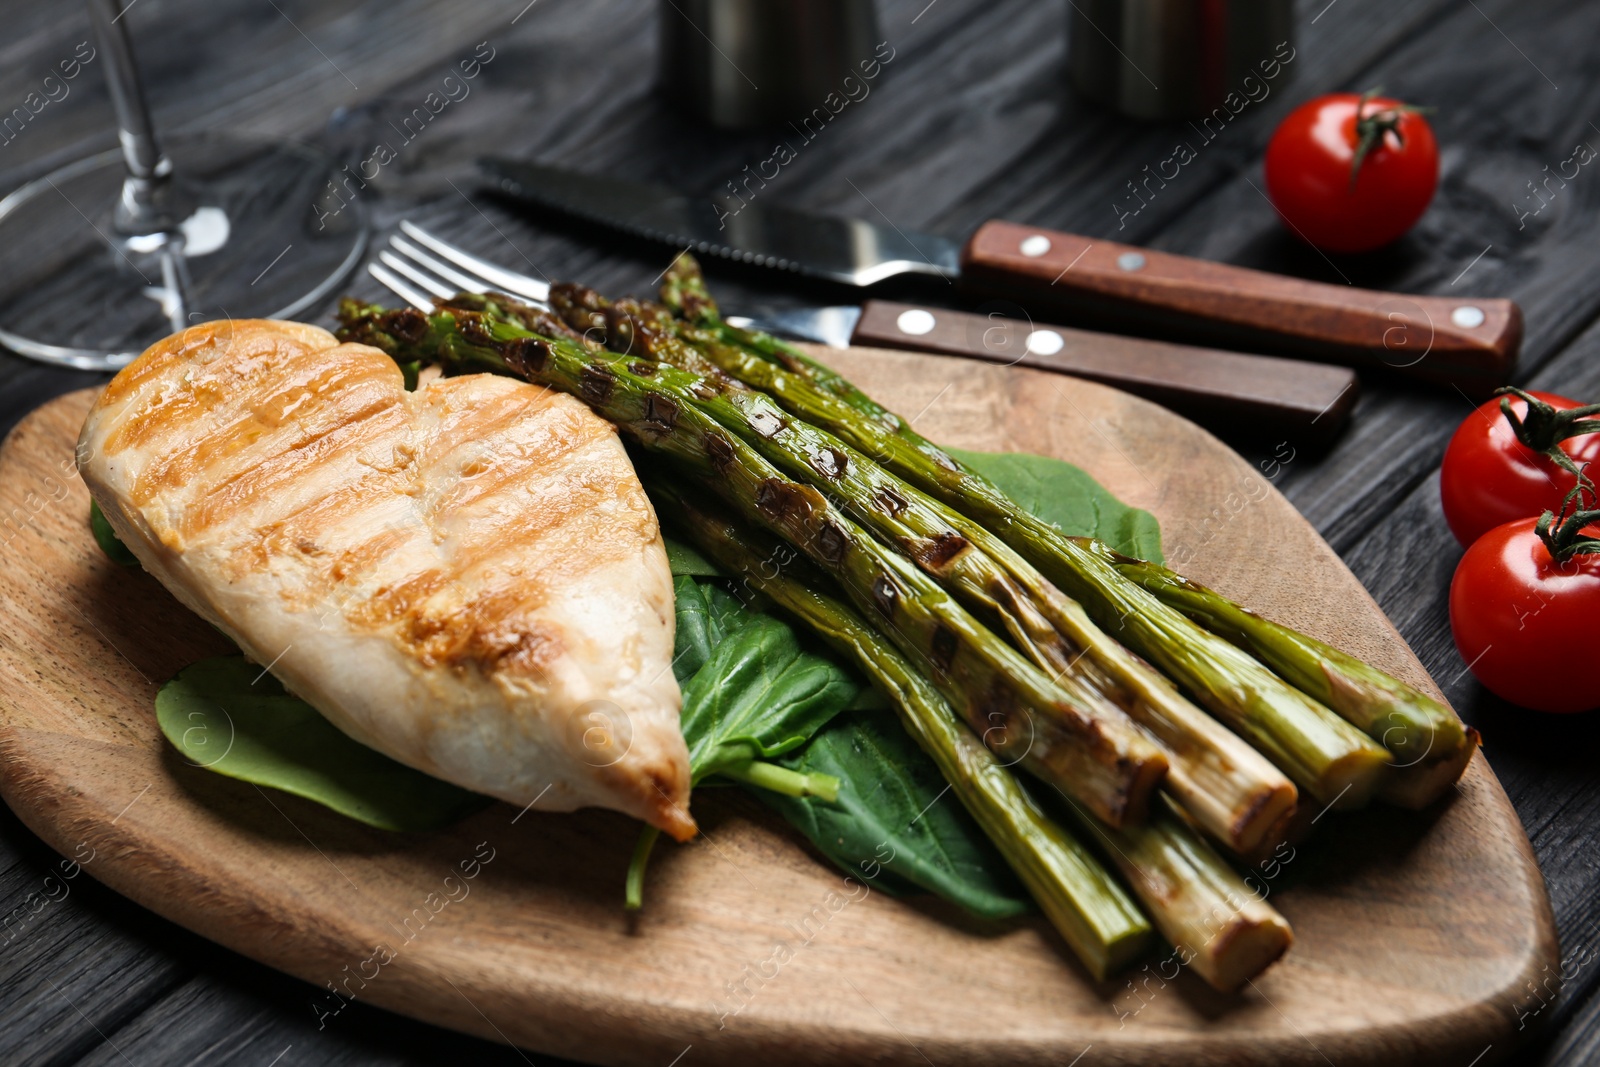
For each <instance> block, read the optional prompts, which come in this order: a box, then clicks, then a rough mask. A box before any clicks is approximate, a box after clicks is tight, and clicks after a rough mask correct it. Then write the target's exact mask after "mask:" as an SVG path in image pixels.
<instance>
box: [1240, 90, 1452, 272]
mask: <svg viewBox="0 0 1600 1067" xmlns="http://www.w3.org/2000/svg"><path fill="white" fill-rule="evenodd" d="M1358 111H1359V116H1358ZM1364 135H1365V137H1366V139H1367V141H1368V148H1367V151H1366V152H1365V153H1363V154H1362V158H1361V161H1360V166H1359V167H1358V166H1357V165H1356V155H1357V152H1358V151H1359V149H1360V147H1361V143H1362V139H1363V136H1364ZM1266 171H1267V193H1268V195H1270V196H1271V198H1272V203H1273V206H1275V207H1276V208H1277V209H1278V212H1279V214H1280V215H1282V216H1283V219H1284V221H1285V222H1287V223H1288V225H1289V228H1290V229H1291V230H1293V231H1294V232H1295V233H1296V234H1298V235H1299V236H1300V237H1301V238H1302V239H1304V240H1306V241H1310V242H1311V243H1312V244H1314V245H1316V246H1317V247H1318V248H1323V249H1326V250H1328V251H1330V252H1365V251H1367V250H1369V249H1373V248H1377V247H1379V246H1381V245H1386V244H1388V243H1389V242H1390V241H1393V240H1394V239H1395V238H1397V237H1399V236H1400V235H1401V234H1403V233H1405V232H1406V231H1407V230H1409V229H1411V227H1412V226H1413V225H1414V224H1415V223H1416V221H1417V220H1418V219H1420V218H1421V217H1422V213H1423V212H1424V211H1426V210H1427V209H1428V202H1429V201H1430V200H1432V199H1433V191H1434V187H1435V186H1437V185H1438V183H1439V148H1438V145H1436V144H1435V143H1434V140H1433V129H1432V128H1431V127H1430V126H1429V125H1428V122H1427V120H1426V119H1424V118H1423V117H1422V116H1421V115H1419V114H1418V113H1417V112H1416V111H1414V110H1406V105H1404V104H1402V103H1400V101H1398V100H1393V99H1390V98H1389V97H1386V96H1369V97H1363V96H1361V95H1358V94H1356V93H1333V94H1332V95H1329V96H1319V97H1317V98H1316V99H1314V100H1310V101H1307V102H1306V103H1304V104H1301V105H1300V106H1299V107H1297V108H1296V109H1295V110H1293V111H1291V112H1290V113H1289V116H1288V117H1287V118H1285V119H1284V120H1283V122H1282V124H1280V125H1279V126H1278V129H1277V131H1276V132H1275V133H1273V135H1272V141H1271V142H1270V143H1269V144H1268V145H1267V156H1266ZM1352 173H1354V175H1355V181H1354V183H1353V184H1352V182H1351V174H1352Z"/></svg>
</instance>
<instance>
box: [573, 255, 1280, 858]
mask: <svg viewBox="0 0 1600 1067" xmlns="http://www.w3.org/2000/svg"><path fill="white" fill-rule="evenodd" d="M551 297H552V305H553V307H554V309H555V310H556V312H557V313H558V314H559V315H561V316H562V317H563V319H564V320H565V321H566V322H567V324H568V325H569V326H571V327H574V328H575V329H581V330H582V331H584V333H585V334H586V335H588V336H591V337H604V338H605V339H606V343H607V344H608V345H610V346H611V347H612V348H613V350H621V351H623V352H634V353H640V354H645V355H648V356H650V357H652V358H655V359H658V360H660V361H662V362H665V363H669V364H671V365H673V366H676V367H679V368H681V369H688V370H698V369H699V368H700V367H702V366H704V365H705V362H706V360H707V359H709V361H710V363H711V364H713V365H714V366H715V368H717V369H720V370H722V371H725V372H727V373H728V374H730V375H732V376H733V377H734V378H736V379H738V378H744V379H745V380H746V381H751V384H756V385H761V386H765V385H766V384H767V383H768V382H769V381H770V376H763V375H762V374H760V373H759V369H760V368H765V369H768V370H771V369H773V368H772V367H771V365H770V364H766V363H763V362H762V361H760V360H757V359H755V357H752V356H749V355H747V354H745V353H743V352H742V350H739V349H735V348H732V347H731V346H728V345H723V344H720V343H718V342H716V341H715V340H712V339H707V338H696V347H695V348H689V347H688V346H687V345H685V343H684V340H683V339H682V338H681V337H678V336H674V335H670V334H661V333H659V332H658V331H657V330H656V329H655V327H656V325H657V324H658V323H657V321H656V320H655V319H654V317H653V316H651V315H650V312H649V309H647V308H644V307H642V306H641V305H639V304H638V303H637V302H631V301H618V302H617V303H615V304H612V303H610V302H608V301H605V300H604V299H603V298H601V297H599V296H598V294H595V293H594V292H593V291H592V290H588V289H584V288H582V287H580V286H573V285H566V284H564V285H557V286H555V287H554V289H553V290H552V293H551ZM750 363H754V364H756V368H752V367H751V366H749V364H750ZM752 379H753V380H752ZM700 392H701V393H702V394H705V393H706V390H700ZM700 406H701V407H702V408H703V409H704V410H706V411H707V413H709V414H710V415H712V417H714V418H715V419H717V421H718V422H720V423H721V424H722V425H723V426H725V427H727V428H729V429H730V430H732V431H733V432H735V433H738V434H739V435H740V436H742V437H743V438H744V439H745V441H746V442H747V443H748V444H750V445H751V446H752V447H754V448H755V449H757V451H759V452H761V453H762V454H763V455H764V456H765V457H766V458H767V459H768V460H770V461H771V462H773V463H774V464H776V465H777V466H779V467H780V468H782V469H784V470H785V471H786V472H787V473H788V474H789V475H790V476H792V477H795V478H798V479H800V480H804V481H806V482H808V483H809V484H811V485H813V486H815V487H816V488H818V489H820V490H822V491H823V492H824V493H828V494H830V495H831V496H832V497H833V499H834V501H835V503H836V504H838V505H839V506H840V507H841V508H842V509H843V510H845V511H847V512H849V513H850V514H851V515H852V517H854V518H855V519H856V520H857V521H858V522H860V523H862V524H863V525H864V526H866V527H867V528H868V529H869V530H872V531H873V532H874V533H876V534H877V535H878V536H879V537H881V538H883V539H885V540H887V541H889V542H890V543H892V544H896V545H899V546H900V548H901V550H902V552H904V553H905V555H906V556H907V557H908V558H910V559H912V560H913V561H914V562H916V563H917V564H918V565H919V566H920V567H921V568H922V569H923V570H924V571H925V572H927V573H928V574H929V575H931V576H932V577H934V578H935V579H936V580H938V581H940V582H941V583H943V584H944V585H945V586H946V588H948V589H949V590H950V591H952V592H953V593H955V594H956V595H957V596H958V597H960V598H961V599H962V600H963V602H964V603H965V604H966V605H967V606H968V608H969V609H971V610H974V611H976V612H978V613H979V614H980V615H981V616H983V617H985V618H987V619H990V620H995V619H998V620H999V621H1000V622H1001V624H1002V625H1004V626H1005V628H1006V629H1007V630H1008V631H1009V632H1010V633H1011V635H1012V637H1013V639H1014V640H1015V641H1016V643H1017V646H1018V647H1019V648H1021V649H1022V650H1023V651H1024V652H1025V653H1026V654H1027V655H1028V656H1029V657H1030V658H1031V659H1033V661H1034V663H1035V664H1036V665H1037V666H1039V667H1040V668H1042V669H1043V670H1045V671H1046V672H1047V673H1049V674H1050V675H1051V677H1052V678H1053V679H1054V680H1056V682H1057V684H1059V685H1061V686H1063V687H1064V688H1066V689H1067V690H1068V692H1069V695H1070V696H1071V697H1072V698H1073V699H1075V700H1078V701H1083V702H1085V703H1087V704H1091V705H1092V704H1093V703H1095V702H1098V701H1101V700H1110V701H1111V702H1112V703H1114V704H1115V705H1116V706H1117V707H1120V708H1122V709H1123V710H1125V711H1126V712H1127V714H1129V715H1130V716H1132V717H1133V719H1134V720H1135V721H1137V722H1138V723H1139V724H1140V725H1141V726H1143V727H1145V728H1146V729H1147V730H1149V731H1150V732H1151V733H1152V734H1154V735H1155V736H1156V738H1157V739H1158V740H1160V741H1161V742H1162V744H1163V745H1165V746H1166V749H1167V756H1168V759H1169V761H1170V764H1171V770H1170V773H1169V776H1168V779H1167V788H1168V789H1169V790H1170V791H1171V793H1172V794H1173V795H1174V796H1175V797H1176V798H1177V799H1178V800H1179V802H1180V803H1182V804H1183V806H1184V807H1185V808H1186V809H1187V810H1188V811H1189V813H1190V814H1191V815H1192V816H1193V817H1194V818H1195V819H1196V820H1197V821H1198V822H1200V824H1201V825H1202V826H1204V827H1205V828H1206V830H1207V831H1208V832H1210V833H1211V834H1212V835H1213V836H1215V837H1216V838H1217V839H1218V840H1220V841H1222V842H1224V843H1225V844H1227V845H1228V846H1229V847H1230V848H1232V849H1233V850H1235V851H1236V852H1240V853H1245V852H1250V851H1252V850H1254V849H1256V848H1258V847H1259V846H1260V845H1261V843H1262V841H1263V840H1264V838H1265V837H1266V835H1267V834H1268V833H1269V831H1271V830H1272V829H1273V828H1274V827H1276V826H1278V825H1280V824H1281V823H1282V821H1283V820H1284V819H1285V818H1286V817H1287V815H1288V813H1289V811H1290V810H1291V809H1292V808H1293V806H1294V803H1295V799H1296V795H1295V789H1294V786H1293V785H1292V784H1291V783H1290V782H1289V780H1288V779H1287V778H1285V777H1284V776H1283V774H1282V773H1280V772H1279V771H1278V770H1277V769H1276V768H1275V767H1273V765H1272V764H1271V763H1270V762H1268V761H1267V760H1266V759H1265V758H1263V757H1262V756H1261V755H1260V754H1258V753H1257V752H1256V751H1255V750H1254V749H1252V748H1250V746H1249V745H1247V744H1245V743H1244V742H1242V741H1241V740H1239V738H1237V737H1236V736H1234V735H1233V734H1231V733H1229V732H1228V731H1227V730H1226V729H1225V728H1224V727H1223V726H1222V725H1221V724H1220V723H1218V722H1217V721H1216V720H1214V719H1212V718H1211V717H1210V716H1208V715H1206V714H1205V713H1204V712H1203V711H1201V710H1200V709H1199V708H1197V707H1195V706H1194V705H1193V704H1192V703H1190V702H1189V701H1188V700H1186V699H1185V698H1184V697H1182V696H1181V695H1180V694H1179V693H1178V692H1177V691H1176V690H1175V689H1173V687H1172V686H1171V685H1170V684H1169V683H1167V681H1166V680H1165V679H1164V678H1162V677H1161V676H1160V675H1159V674H1158V673H1157V672H1156V671H1154V670H1153V669H1151V668H1150V667H1149V666H1148V665H1147V664H1145V663H1143V662H1142V661H1140V660H1139V659H1138V658H1137V657H1135V656H1133V655H1131V654H1130V653H1128V651H1127V650H1126V649H1124V648H1123V647H1122V646H1121V645H1119V644H1117V643H1116V642H1115V641H1113V640H1111V639H1110V638H1108V637H1107V636H1106V635H1105V634H1104V633H1103V632H1102V631H1101V630H1099V629H1098V628H1097V627H1095V626H1094V624H1093V623H1092V622H1091V621H1090V620H1089V618H1088V616H1087V614H1085V612H1084V611H1083V609H1082V607H1081V606H1079V605H1078V604H1077V603H1076V602H1074V601H1072V600H1071V599H1069V598H1068V597H1066V596H1065V595H1063V594H1062V593H1061V592H1060V591H1059V590H1058V589H1056V588H1055V586H1053V585H1051V584H1050V583H1049V582H1048V581H1046V580H1045V579H1044V577H1043V576H1042V575H1040V574H1039V572H1038V571H1037V570H1035V569H1034V568H1033V567H1032V565H1030V564H1029V563H1028V562H1027V561H1026V560H1024V559H1022V557H1020V556H1019V555H1017V554H1016V552H1014V551H1013V550H1012V549H1011V548H1010V546H1008V545H1006V544H1005V542H1003V541H1001V540H1000V539H999V538H997V537H995V536H994V535H993V534H991V533H989V531H987V530H985V529H984V528H983V527H982V526H980V525H978V524H977V523H974V522H972V521H971V520H969V519H967V518H966V517H965V516H963V515H961V514H959V513H957V512H955V511H953V510H951V509H950V508H949V507H947V506H946V505H944V504H942V503H940V502H939V501H937V500H934V499H933V498H931V497H929V496H928V495H927V494H925V493H923V492H921V491H920V490H918V489H916V488H914V487H912V486H910V485H907V484H906V483H905V482H904V481H903V480H902V479H900V478H898V477H896V476H894V475H892V474H890V473H889V472H887V471H885V470H884V469H883V468H882V467H880V466H878V464H876V463H874V462H873V461H872V460H871V459H870V458H868V457H867V456H864V455H862V454H861V453H860V452H858V451H857V450H856V449H854V448H852V447H851V446H850V445H848V444H847V443H845V442H844V441H842V440H841V439H839V438H837V437H835V436H834V435H832V434H830V433H828V432H827V431H825V430H819V429H817V428H816V427H813V426H810V425H808V424H807V423H805V422H803V421H800V420H795V419H793V418H791V417H789V416H788V415H787V414H786V413H785V412H784V411H783V410H782V409H780V408H778V407H777V406H776V405H775V404H774V402H773V401H772V399H771V398H770V397H769V396H768V395H766V393H764V392H753V391H746V390H741V389H738V388H734V387H732V383H730V388H728V389H726V390H724V391H723V392H722V393H721V394H720V395H711V396H708V398H707V399H704V400H703V401H702V402H701V405H700ZM1085 653H1087V655H1085Z"/></svg>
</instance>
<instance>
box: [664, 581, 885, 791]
mask: <svg viewBox="0 0 1600 1067" xmlns="http://www.w3.org/2000/svg"><path fill="white" fill-rule="evenodd" d="M688 580H690V579H680V581H688ZM699 592H700V593H701V603H702V604H706V605H709V604H711V603H713V602H714V601H715V598H716V596H717V594H718V593H721V591H720V590H713V591H711V592H709V593H707V592H706V590H704V589H703V588H702V589H701V590H700V591H699ZM721 595H722V596H724V597H726V596H727V594H726V593H721ZM728 599H729V600H732V597H728ZM704 610H705V614H704V615H703V616H699V617H698V618H696V617H695V615H694V612H693V609H691V612H690V615H691V620H690V621H691V622H700V621H703V622H704V623H705V624H706V625H705V626H704V627H703V631H702V632H703V633H706V634H710V633H712V632H721V634H722V636H721V637H720V639H713V643H712V645H711V647H710V649H709V654H708V655H707V657H706V659H705V661H704V664H703V665H702V666H701V667H700V669H699V670H698V671H696V672H695V674H694V676H693V677H691V678H690V679H689V681H688V683H687V684H685V685H684V687H683V717H682V722H683V736H684V740H686V741H687V742H688V745H689V766H690V768H691V770H692V772H693V774H694V779H695V781H697V782H698V781H700V780H702V779H704V778H705V777H707V776H708V775H712V774H716V773H718V772H727V771H729V770H732V769H734V768H736V766H737V765H739V764H744V763H749V762H750V761H751V760H755V759H769V758H771V757H773V756H778V755H781V754H783V753H785V752H788V751H790V750H791V749H794V748H796V747H798V746H800V745H803V744H805V743H806V742H807V741H809V740H810V739H811V737H812V736H813V735H814V734H815V733H816V732H817V731H818V730H820V729H821V728H822V727H823V726H824V725H826V724H827V722H828V720H830V719H832V718H833V717H834V716H835V715H837V714H839V712H841V711H843V710H844V709H845V708H846V707H848V706H849V705H850V704H851V702H852V701H854V700H855V698H856V695H857V693H858V692H859V691H860V689H861V685H860V683H859V682H858V681H857V680H856V678H855V676H854V674H853V672H850V671H847V670H845V669H844V668H842V667H840V666H839V665H838V664H836V663H834V662H832V661H831V660H829V659H826V658H824V657H822V656H820V655H817V654H816V653H814V652H810V651H807V650H806V649H803V648H802V647H801V646H800V640H799V637H798V636H797V635H796V634H795V632H794V629H793V628H792V627H791V626H789V625H788V624H787V623H785V622H781V621H779V620H778V619H775V618H773V617H772V616H770V615H758V614H754V613H751V612H748V611H745V610H744V609H740V611H739V612H738V613H732V612H730V613H728V614H725V615H718V614H717V609H716V608H715V607H713V606H708V607H706V608H705V609H704ZM730 623H732V624H736V625H735V628H733V629H731V630H726V631H724V630H723V627H724V625H726V624H730ZM691 640H693V641H698V640H699V637H698V636H697V637H695V638H692V639H691ZM689 650H690V651H699V649H698V648H697V647H696V645H694V644H691V645H690V646H689Z"/></svg>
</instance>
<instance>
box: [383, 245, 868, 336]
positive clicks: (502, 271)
mask: <svg viewBox="0 0 1600 1067" xmlns="http://www.w3.org/2000/svg"><path fill="white" fill-rule="evenodd" d="M401 234H404V235H405V236H401ZM407 237H409V238H410V240H409V241H408V240H407V239H406V238H407ZM418 245H421V246H422V247H421V248H419V247H417V246H418ZM430 252H431V253H433V254H432V255H430V254H429V253H430ZM367 273H368V274H370V275H372V276H373V277H374V278H376V279H378V281H379V282H381V283H383V285H384V287H385V288H387V289H389V290H390V291H391V292H393V293H394V294H395V295H397V296H399V297H400V299H402V300H404V301H405V302H406V303H408V304H410V305H412V306H413V307H416V308H419V309H421V310H423V311H432V310H433V300H432V298H431V297H429V296H428V295H426V294H428V293H432V294H433V296H437V297H451V296H455V295H456V294H457V293H461V292H467V293H489V292H502V293H510V294H511V295H512V296H515V297H518V298H520V299H522V300H524V301H525V302H527V303H529V304H533V305H535V306H536V307H541V308H545V309H548V308H549V307H550V284H549V283H548V282H544V281H540V280H539V279H538V278H530V277H528V276H527V275H526V274H519V273H517V272H516V271H514V270H507V269H506V268H505V267H502V266H500V265H499V264H497V263H491V262H489V261H488V260H486V259H480V258H479V257H477V256H475V255H473V254H472V253H471V252H468V251H466V250H465V249H462V248H457V247H456V246H455V245H453V244H451V243H450V242H449V241H446V240H444V239H443V238H441V237H437V236H435V235H434V234H431V233H429V232H428V231H427V230H424V229H423V228H422V227H421V226H418V225H417V224H416V223H414V222H410V221H406V220H402V221H401V223H400V233H399V234H395V235H393V236H391V237H390V238H389V247H388V248H385V249H383V250H382V251H380V252H379V253H378V258H377V259H376V260H374V261H372V262H371V263H368V264H367ZM860 316H861V310H860V309H859V308H853V307H840V308H813V309H810V310H804V311H797V312H792V313H788V314H785V313H782V312H780V313H777V314H775V315H770V316H766V317H762V318H748V317H746V316H743V315H727V316H725V319H726V321H727V322H728V324H729V325H730V326H742V327H752V328H754V329H758V330H766V331H768V332H769V333H776V334H778V335H780V336H785V337H798V338H800V339H802V340H811V341H821V342H823V343H824V344H828V345H832V346H833V347H835V348H848V347H849V345H850V332H851V330H853V329H854V328H855V324H856V320H857V319H858V318H860Z"/></svg>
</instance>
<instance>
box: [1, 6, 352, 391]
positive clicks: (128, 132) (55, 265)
mask: <svg viewBox="0 0 1600 1067" xmlns="http://www.w3.org/2000/svg"><path fill="white" fill-rule="evenodd" d="M124 11H125V9H124V8H123V6H122V0H89V16H90V20H91V23H92V25H93V29H94V41H95V44H96V45H97V46H98V49H99V56H98V58H99V60H100V62H102V63H103V64H104V66H105V69H106V81H107V83H108V85H109V88H110V91H111V104H112V108H113V110H114V111H115V113H116V120H117V127H118V135H119V140H120V147H118V148H115V149H111V150H110V151H107V152H102V153H100V154H98V155H94V156H90V157H88V158H86V159H80V160H78V161H76V162H74V163H69V164H67V165H66V166H64V167H61V168H60V169H58V170H55V171H52V172H51V173H49V174H46V175H45V176H44V177H42V178H39V179H37V180H35V181H31V182H29V183H28V184H26V185H24V186H22V187H21V188H19V189H17V190H16V191H14V192H12V193H11V194H10V195H9V196H7V197H5V199H3V200H0V344H4V345H5V346H6V347H7V348H10V349H11V350H12V351H14V352H19V353H21V354H22V355H25V356H31V357H33V358H34V359H40V360H44V361H46V362H50V363H59V364H64V365H67V366H71V367H77V368H80V369H84V370H116V369H117V368H119V367H122V366H124V365H126V364H127V363H128V362H129V361H130V360H132V359H133V358H134V357H136V356H138V355H139V353H140V352H142V351H143V350H144V349H145V348H146V347H148V346H149V345H151V344H152V343H154V342H155V341H158V340H160V339H161V338H162V337H165V336H166V335H167V334H170V333H174V332H176V331H178V330H181V329H184V328H185V327H188V326H192V325H194V324H196V323H199V322H205V321H208V320H211V319H244V318H289V317H291V316H293V315H295V314H297V313H298V312H301V311H303V310H305V309H306V308H308V307H311V306H312V305H314V304H316V303H318V302H319V301H321V300H323V299H324V298H325V297H327V296H328V295H329V293H331V292H332V290H333V289H334V287H335V286H337V285H338V284H339V283H340V282H341V281H342V280H343V278H344V277H345V276H346V274H347V273H348V272H349V271H350V269H351V268H352V267H354V266H355V265H356V263H357V262H359V261H360V259H361V257H362V254H363V253H364V252H365V250H366V244H367V234H368V220H367V213H366V208H365V207H364V206H363V204H362V203H361V201H360V200H359V199H357V198H356V197H355V196H354V194H353V191H352V189H351V188H350V186H351V182H350V179H349V178H348V176H347V175H346V174H344V173H342V172H341V171H340V170H339V169H338V167H337V165H336V164H335V162H334V161H333V159H331V158H330V157H328V156H326V155H324V154H323V153H321V152H318V151H316V150H314V149H311V148H308V147H305V146H302V145H296V144H288V143H259V142H248V141H241V140H235V139H232V138H228V137H224V136H219V135H216V134H199V135H190V136H179V137H173V138H162V139H160V140H158V139H157V137H156V130H155V127H154V125H153V124H152V122H151V120H150V112H149V108H148V107H147V105H146V103H145V98H144V89H143V86H142V85H141V83H140V80H139V73H138V68H137V67H136V65H135V63H134V57H133V50H132V46H131V43H130V41H129V39H128V31H127V26H126V24H125V23H124V22H123V21H122V15H123V13H124Z"/></svg>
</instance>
